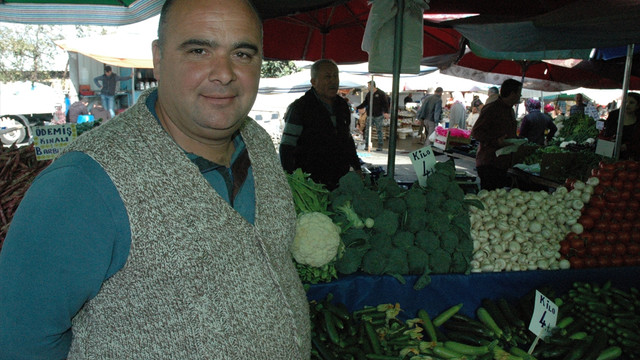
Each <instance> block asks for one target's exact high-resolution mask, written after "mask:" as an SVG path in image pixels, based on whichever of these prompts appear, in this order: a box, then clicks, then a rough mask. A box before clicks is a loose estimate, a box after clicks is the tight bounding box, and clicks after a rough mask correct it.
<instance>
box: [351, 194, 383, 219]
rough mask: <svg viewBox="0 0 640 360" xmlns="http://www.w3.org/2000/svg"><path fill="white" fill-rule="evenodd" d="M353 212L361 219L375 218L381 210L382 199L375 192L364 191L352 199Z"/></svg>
mask: <svg viewBox="0 0 640 360" xmlns="http://www.w3.org/2000/svg"><path fill="white" fill-rule="evenodd" d="M352 204H353V210H355V212H356V214H358V215H359V216H360V217H362V218H363V219H365V218H375V217H376V216H377V215H378V214H380V212H381V211H382V209H383V203H382V199H381V198H380V195H378V193H377V192H375V191H373V190H371V189H364V190H362V191H361V192H360V194H359V195H358V196H354V197H353V202H352Z"/></svg>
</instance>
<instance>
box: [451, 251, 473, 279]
mask: <svg viewBox="0 0 640 360" xmlns="http://www.w3.org/2000/svg"><path fill="white" fill-rule="evenodd" d="M470 257H471V256H467V255H466V254H463V253H461V252H456V253H454V254H453V256H452V258H451V272H452V273H459V274H462V273H464V274H468V273H469V272H470V271H471V268H470V266H469V258H470Z"/></svg>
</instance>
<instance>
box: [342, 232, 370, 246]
mask: <svg viewBox="0 0 640 360" xmlns="http://www.w3.org/2000/svg"><path fill="white" fill-rule="evenodd" d="M340 240H342V243H343V244H344V246H346V247H350V246H352V245H353V246H356V245H358V244H363V243H364V244H368V243H369V234H368V233H367V232H366V231H364V230H363V229H356V228H351V229H348V230H346V231H344V232H343V233H342V234H340Z"/></svg>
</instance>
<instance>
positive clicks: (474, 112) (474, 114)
mask: <svg viewBox="0 0 640 360" xmlns="http://www.w3.org/2000/svg"><path fill="white" fill-rule="evenodd" d="M479 116H480V111H479V110H478V108H477V107H475V106H473V107H471V112H470V113H469V116H467V129H471V128H473V125H475V123H476V121H477V120H478V117H479Z"/></svg>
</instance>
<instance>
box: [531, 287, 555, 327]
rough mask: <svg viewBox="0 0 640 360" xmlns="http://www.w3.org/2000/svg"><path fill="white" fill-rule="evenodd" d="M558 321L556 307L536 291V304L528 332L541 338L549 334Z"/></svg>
mask: <svg viewBox="0 0 640 360" xmlns="http://www.w3.org/2000/svg"><path fill="white" fill-rule="evenodd" d="M557 320H558V305H556V304H555V303H554V302H553V301H551V300H549V299H548V298H547V297H546V296H544V295H543V294H542V293H541V292H539V291H538V290H536V303H535V306H534V308H533V315H532V316H531V322H530V323H529V330H530V331H531V332H532V333H534V334H535V335H536V336H538V337H540V338H543V339H544V337H546V336H547V335H550V334H551V329H552V328H554V327H555V326H556V321H557Z"/></svg>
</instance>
